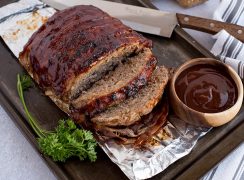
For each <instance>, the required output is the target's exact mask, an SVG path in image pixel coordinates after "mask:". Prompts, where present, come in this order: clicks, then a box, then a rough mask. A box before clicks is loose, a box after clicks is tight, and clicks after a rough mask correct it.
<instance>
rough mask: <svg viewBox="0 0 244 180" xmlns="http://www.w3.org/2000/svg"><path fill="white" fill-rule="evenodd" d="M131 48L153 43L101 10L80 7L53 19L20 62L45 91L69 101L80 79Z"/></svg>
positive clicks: (35, 38)
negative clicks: (126, 48) (115, 54)
mask: <svg viewBox="0 0 244 180" xmlns="http://www.w3.org/2000/svg"><path fill="white" fill-rule="evenodd" d="M130 45H134V46H135V47H137V46H138V49H140V48H142V47H149V48H151V46H152V43H151V41H150V40H147V39H146V38H144V37H143V36H142V35H140V34H138V33H137V32H135V31H133V30H132V29H131V28H129V27H127V26H125V25H124V24H122V22H121V21H119V20H118V19H116V18H113V17H111V16H109V15H108V14H107V13H105V12H103V11H101V10H100V9H98V8H96V7H94V6H85V5H80V6H74V7H71V8H68V9H65V10H63V11H58V12H56V13H55V14H54V15H53V16H52V17H51V18H49V19H48V21H47V22H46V23H45V24H43V25H42V26H41V27H40V28H39V30H38V31H37V32H36V33H34V34H33V35H32V37H31V38H30V40H29V41H28V43H27V44H26V45H25V47H24V50H23V51H22V52H21V53H20V61H21V63H22V64H23V65H24V67H25V68H28V69H29V71H30V72H31V74H32V76H33V78H34V79H35V81H36V82H37V83H38V84H39V86H40V87H41V88H42V89H43V90H44V91H50V92H51V93H52V94H54V95H55V96H57V97H59V98H61V99H62V100H65V101H68V99H69V94H70V93H71V89H72V86H73V83H75V82H76V78H77V77H78V76H79V75H81V74H84V73H87V72H88V71H89V70H90V69H92V68H93V67H95V66H96V65H98V64H99V63H100V61H103V59H104V58H106V57H107V56H108V55H110V54H111V53H113V52H116V51H117V50H118V49H121V48H123V47H127V46H130ZM139 46H140V47H139ZM27 60H28V61H27ZM79 77H81V76H79Z"/></svg>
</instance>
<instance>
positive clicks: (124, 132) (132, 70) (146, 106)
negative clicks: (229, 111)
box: [19, 5, 169, 144]
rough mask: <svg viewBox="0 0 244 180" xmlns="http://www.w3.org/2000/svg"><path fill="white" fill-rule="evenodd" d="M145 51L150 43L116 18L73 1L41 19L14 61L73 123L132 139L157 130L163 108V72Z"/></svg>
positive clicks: (163, 115) (165, 79) (165, 78)
mask: <svg viewBox="0 0 244 180" xmlns="http://www.w3.org/2000/svg"><path fill="white" fill-rule="evenodd" d="M151 49H152V42H151V41H150V40H148V39H146V38H144V37H143V36H142V35H140V34H138V33H137V32H135V31H133V30H132V29H131V28H129V27H127V26H125V25H123V24H122V23H121V21H119V20H118V19H115V18H113V17H111V16H109V15H108V14H107V13H105V12H103V11H101V10H100V9H98V8H96V7H94V6H84V5H79V6H74V7H71V8H68V9H65V10H62V11H59V12H57V13H55V14H54V15H53V16H52V17H51V18H49V19H48V21H47V22H46V23H45V24H43V25H42V26H41V27H40V29H39V30H38V31H37V32H36V33H34V34H33V35H32V37H31V38H30V40H29V41H28V43H27V44H26V45H25V47H24V49H23V51H22V52H21V53H20V56H19V59H20V63H21V64H22V65H23V66H24V68H25V69H26V70H27V71H28V73H29V74H30V75H31V77H32V78H33V79H34V80H35V81H36V82H37V84H38V85H39V86H40V88H41V89H42V90H43V91H44V92H45V94H46V95H47V96H49V97H50V98H51V99H52V100H53V101H54V102H55V103H56V104H57V105H58V106H59V108H60V109H62V110H63V111H64V112H66V113H67V114H68V115H70V116H71V117H72V118H73V119H74V120H75V121H76V122H77V123H81V124H82V125H83V126H84V127H85V128H89V129H91V130H93V131H94V132H95V133H98V134H99V135H100V137H103V138H102V139H111V138H112V139H119V140H121V141H123V142H124V143H127V144H128V143H134V144H140V143H141V142H142V141H144V140H145V139H149V138H150V137H152V135H153V134H154V133H156V132H157V130H158V129H159V128H161V127H162V125H163V124H164V122H165V120H166V116H167V113H168V104H167V102H166V101H165V100H161V97H162V94H163V92H164V89H165V86H166V84H167V82H168V79H169V72H168V69H167V68H166V67H164V66H161V67H157V68H156V64H157V60H156V58H155V57H154V55H153V54H152V51H151ZM160 100H161V101H160ZM159 102H161V103H159ZM155 107H156V108H155ZM145 137H146V138H145Z"/></svg>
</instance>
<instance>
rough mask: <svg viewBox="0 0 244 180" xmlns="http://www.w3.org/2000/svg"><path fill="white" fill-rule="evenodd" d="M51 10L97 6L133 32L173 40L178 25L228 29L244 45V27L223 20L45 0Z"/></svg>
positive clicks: (86, 0) (94, 1)
mask: <svg viewBox="0 0 244 180" xmlns="http://www.w3.org/2000/svg"><path fill="white" fill-rule="evenodd" d="M43 2H44V3H46V4H48V5H50V6H51V7H53V8H55V9H58V10H62V9H65V8H67V7H71V6H75V5H93V6H96V7H98V8H99V9H101V10H103V11H105V12H107V13H108V14H109V15H111V16H113V17H116V18H118V19H120V20H121V21H122V22H123V23H124V24H126V25H127V26H129V27H131V28H132V29H134V30H136V31H140V32H144V33H149V34H154V35H159V36H164V37H171V35H172V32H173V30H174V28H175V26H176V25H179V26H181V27H183V28H189V29H194V30H198V31H202V32H207V33H210V34H215V33H218V32H219V31H220V30H222V29H225V30H227V31H228V32H229V33H230V34H231V35H232V36H234V37H236V38H237V39H239V40H240V41H242V42H244V27H242V26H238V25H235V24H229V23H224V22H220V21H215V20H210V19H205V18H200V17H195V16H189V15H185V14H179V13H172V12H164V11H159V10H156V9H149V8H145V7H138V6H132V5H128V4H121V3H116V2H110V1H103V0H69V1H67V0H43Z"/></svg>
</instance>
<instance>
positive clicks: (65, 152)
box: [17, 74, 97, 162]
mask: <svg viewBox="0 0 244 180" xmlns="http://www.w3.org/2000/svg"><path fill="white" fill-rule="evenodd" d="M32 85H33V83H32V80H31V78H30V76H27V75H19V74H18V75H17V90H18V94H19V98H20V100H21V103H22V105H23V107H24V110H25V114H26V117H27V120H28V122H29V124H30V126H31V127H32V128H33V130H34V131H35V133H36V134H37V136H38V138H37V141H38V144H39V147H40V149H41V151H42V152H43V153H44V154H46V155H48V156H51V157H52V159H53V160H54V161H62V162H64V161H65V160H66V159H68V158H69V157H72V156H76V157H79V159H80V160H84V159H86V158H88V159H89V160H90V161H92V162H94V161H95V160H96V159H97V155H96V151H95V148H96V146H97V143H96V140H95V139H94V137H93V135H92V133H91V132H90V131H86V130H83V129H79V128H78V127H77V126H76V125H75V123H74V122H73V121H72V120H71V119H67V120H60V121H59V124H58V126H57V127H56V129H55V131H54V132H51V131H46V130H43V129H42V128H41V127H40V125H39V124H38V123H37V121H36V119H35V118H34V117H33V115H32V114H31V113H30V112H29V111H28V109H27V106H26V103H25V100H24V93H23V92H24V91H25V90H27V89H28V88H30V87H32Z"/></svg>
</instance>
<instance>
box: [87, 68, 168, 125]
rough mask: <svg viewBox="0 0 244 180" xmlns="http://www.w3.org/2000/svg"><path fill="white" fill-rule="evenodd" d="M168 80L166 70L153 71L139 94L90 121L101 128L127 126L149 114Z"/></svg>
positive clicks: (157, 69)
mask: <svg viewBox="0 0 244 180" xmlns="http://www.w3.org/2000/svg"><path fill="white" fill-rule="evenodd" d="M168 79H169V72H168V69H167V68H165V67H163V66H161V67H158V68H156V69H155V71H154V73H153V75H152V77H151V80H150V81H149V83H148V85H147V86H145V87H144V88H143V89H142V90H141V91H139V93H138V94H137V95H136V96H134V97H131V98H129V99H127V100H125V101H124V102H122V103H120V104H118V105H117V106H113V107H110V108H109V109H107V110H106V111H104V112H102V113H100V114H98V115H96V116H94V117H93V118H91V121H92V122H93V123H95V124H97V125H102V126H111V127H112V126H129V125H131V124H133V123H135V122H137V121H139V120H140V119H141V117H142V116H143V115H146V114H149V113H150V112H151V111H152V109H153V108H154V107H155V106H156V104H157V103H158V102H159V100H160V99H161V96H162V94H163V91H164V88H165V86H166V84H167V82H168Z"/></svg>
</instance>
